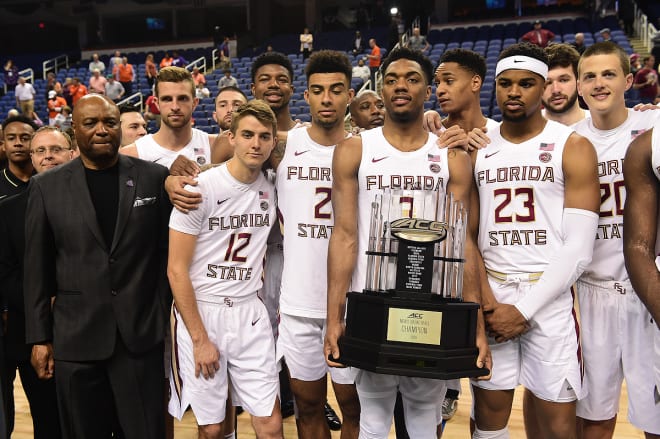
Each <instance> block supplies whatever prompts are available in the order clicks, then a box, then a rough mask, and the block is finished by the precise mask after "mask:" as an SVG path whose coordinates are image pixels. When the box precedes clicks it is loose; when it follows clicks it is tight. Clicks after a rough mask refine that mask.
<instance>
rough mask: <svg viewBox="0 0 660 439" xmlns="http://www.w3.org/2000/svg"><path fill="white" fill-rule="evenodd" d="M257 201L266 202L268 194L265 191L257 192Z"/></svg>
mask: <svg viewBox="0 0 660 439" xmlns="http://www.w3.org/2000/svg"><path fill="white" fill-rule="evenodd" d="M259 199H260V200H267V199H268V192H266V191H259Z"/></svg>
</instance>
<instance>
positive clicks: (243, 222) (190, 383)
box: [168, 101, 282, 439]
mask: <svg viewBox="0 0 660 439" xmlns="http://www.w3.org/2000/svg"><path fill="white" fill-rule="evenodd" d="M275 135H276V121H275V115H274V114H273V112H272V110H270V108H269V107H268V106H267V105H266V104H265V103H263V102H261V101H253V102H251V103H248V104H246V105H245V106H243V107H240V108H239V109H238V110H237V111H236V112H235V114H234V116H233V118H232V125H231V134H230V136H229V140H230V142H231V144H232V146H233V147H234V150H235V153H234V156H233V157H232V159H230V160H229V161H228V162H227V163H226V164H223V165H221V166H219V167H217V168H213V169H211V170H209V171H207V172H205V173H203V174H200V176H199V177H198V186H196V187H189V188H188V189H189V190H196V191H199V192H200V193H201V194H202V199H203V201H202V203H201V204H200V206H199V208H198V209H196V210H194V211H192V212H190V213H188V214H183V213H181V212H178V211H176V210H174V211H173V212H172V217H171V219H170V247H169V262H168V277H169V279H170V285H171V287H172V293H173V295H174V303H175V309H174V311H173V313H174V319H175V321H174V323H173V328H174V334H173V335H174V336H175V337H174V339H175V342H176V349H175V352H176V354H177V356H176V360H177V364H176V367H174V368H173V370H174V371H176V373H173V374H172V376H171V378H170V382H171V389H172V391H171V394H172V397H171V399H170V405H169V408H170V413H172V414H173V415H174V416H176V417H177V418H178V419H181V417H182V416H183V414H184V413H185V411H186V409H187V407H188V406H191V407H192V409H193V412H194V414H195V417H196V418H197V423H198V424H199V429H200V430H199V431H200V437H202V438H218V439H221V438H223V437H224V433H223V428H222V423H223V421H224V418H225V402H226V400H227V396H228V379H231V383H232V384H231V385H232V389H233V392H234V393H233V397H234V400H236V401H238V402H240V404H241V405H242V406H243V407H244V408H245V409H246V410H247V411H248V412H249V413H250V414H251V415H252V425H253V427H254V429H255V432H256V434H257V436H258V437H263V438H282V418H281V415H280V407H279V399H278V396H277V393H278V380H277V367H276V360H275V345H274V340H273V337H272V332H271V328H270V322H269V321H268V314H267V311H266V308H265V306H264V304H263V303H262V302H261V301H260V300H259V298H258V296H257V293H256V292H257V290H258V289H259V288H261V283H262V281H261V274H262V267H263V258H264V255H265V252H266V239H267V237H268V234H269V232H270V227H271V226H272V225H273V221H274V219H275V193H274V192H275V191H274V187H273V186H272V185H271V184H270V183H269V182H268V181H267V180H266V178H265V177H264V175H263V174H262V172H261V167H262V165H263V163H264V162H265V161H266V160H267V159H268V157H269V155H270V153H271V151H272V149H273V147H274V146H275V141H276V137H275ZM182 323H183V324H182ZM200 375H201V376H200Z"/></svg>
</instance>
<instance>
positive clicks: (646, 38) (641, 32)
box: [634, 3, 658, 52]
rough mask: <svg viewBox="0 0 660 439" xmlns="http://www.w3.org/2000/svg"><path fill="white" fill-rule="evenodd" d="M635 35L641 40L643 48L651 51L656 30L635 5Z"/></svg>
mask: <svg viewBox="0 0 660 439" xmlns="http://www.w3.org/2000/svg"><path fill="white" fill-rule="evenodd" d="M634 28H635V33H636V34H637V35H638V36H639V39H640V40H642V44H644V47H645V48H646V49H647V50H648V51H649V52H650V51H651V49H653V37H655V36H656V34H657V33H658V29H656V27H655V26H654V25H653V23H651V22H649V18H648V16H647V15H646V14H644V12H643V11H642V9H641V8H640V7H639V6H638V5H637V3H635V25H634Z"/></svg>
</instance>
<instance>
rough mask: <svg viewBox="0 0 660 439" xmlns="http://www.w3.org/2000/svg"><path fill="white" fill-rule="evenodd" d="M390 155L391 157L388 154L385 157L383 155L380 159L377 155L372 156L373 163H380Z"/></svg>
mask: <svg viewBox="0 0 660 439" xmlns="http://www.w3.org/2000/svg"><path fill="white" fill-rule="evenodd" d="M388 157H389V156H388V155H386V156H385V157H381V158H379V159H377V158H376V157H372V158H371V163H378V162H380V161H381V160H385V159H386V158H388Z"/></svg>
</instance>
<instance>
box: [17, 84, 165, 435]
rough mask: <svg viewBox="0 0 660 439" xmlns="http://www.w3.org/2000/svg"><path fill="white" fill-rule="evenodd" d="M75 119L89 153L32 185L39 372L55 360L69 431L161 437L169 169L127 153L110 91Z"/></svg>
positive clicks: (29, 286)
mask: <svg viewBox="0 0 660 439" xmlns="http://www.w3.org/2000/svg"><path fill="white" fill-rule="evenodd" d="M73 126H74V130H75V135H76V140H77V142H78V147H79V149H80V158H79V159H75V160H73V161H72V162H70V163H67V164H65V165H61V166H59V167H58V168H56V169H53V170H51V171H49V172H47V173H45V174H43V175H37V176H36V177H33V179H32V182H31V183H30V186H29V188H28V205H27V214H26V229H25V230H26V244H25V247H26V248H25V251H26V255H25V285H24V294H25V313H26V322H27V324H26V338H27V341H28V343H32V344H34V346H33V349H32V364H33V365H34V367H35V369H36V370H37V373H38V375H39V376H40V377H44V378H46V377H49V376H52V375H53V371H54V372H55V373H54V375H55V382H56V386H57V398H58V406H59V409H60V420H61V424H62V433H63V436H64V437H65V438H81V439H87V438H94V439H96V438H106V437H110V436H111V434H112V433H115V434H116V435H119V436H120V437H125V438H126V439H138V438H139V439H150V438H158V439H160V438H162V437H163V435H164V417H163V410H162V407H163V403H164V392H163V376H164V375H163V374H164V371H163V339H164V336H165V322H166V317H167V313H168V311H169V303H170V301H171V299H170V292H169V287H168V283H167V277H166V257H167V233H168V229H167V223H168V220H169V213H170V210H171V206H170V204H169V200H168V198H167V195H166V194H165V192H164V189H163V183H164V180H165V178H166V176H167V169H165V168H163V167H162V166H159V165H154V164H151V163H148V162H145V161H142V160H139V159H134V158H131V157H127V156H124V155H121V156H120V155H119V154H118V149H119V145H120V136H121V135H120V127H119V110H118V109H117V106H116V105H115V104H114V103H113V102H112V101H111V100H109V99H107V98H106V97H105V96H100V95H88V96H85V97H83V98H82V99H81V100H80V101H78V103H77V104H76V108H75V110H74V113H73ZM53 293H54V294H55V296H56V297H55V300H54V303H53V305H52V308H51V300H50V297H51V296H52V295H53Z"/></svg>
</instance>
